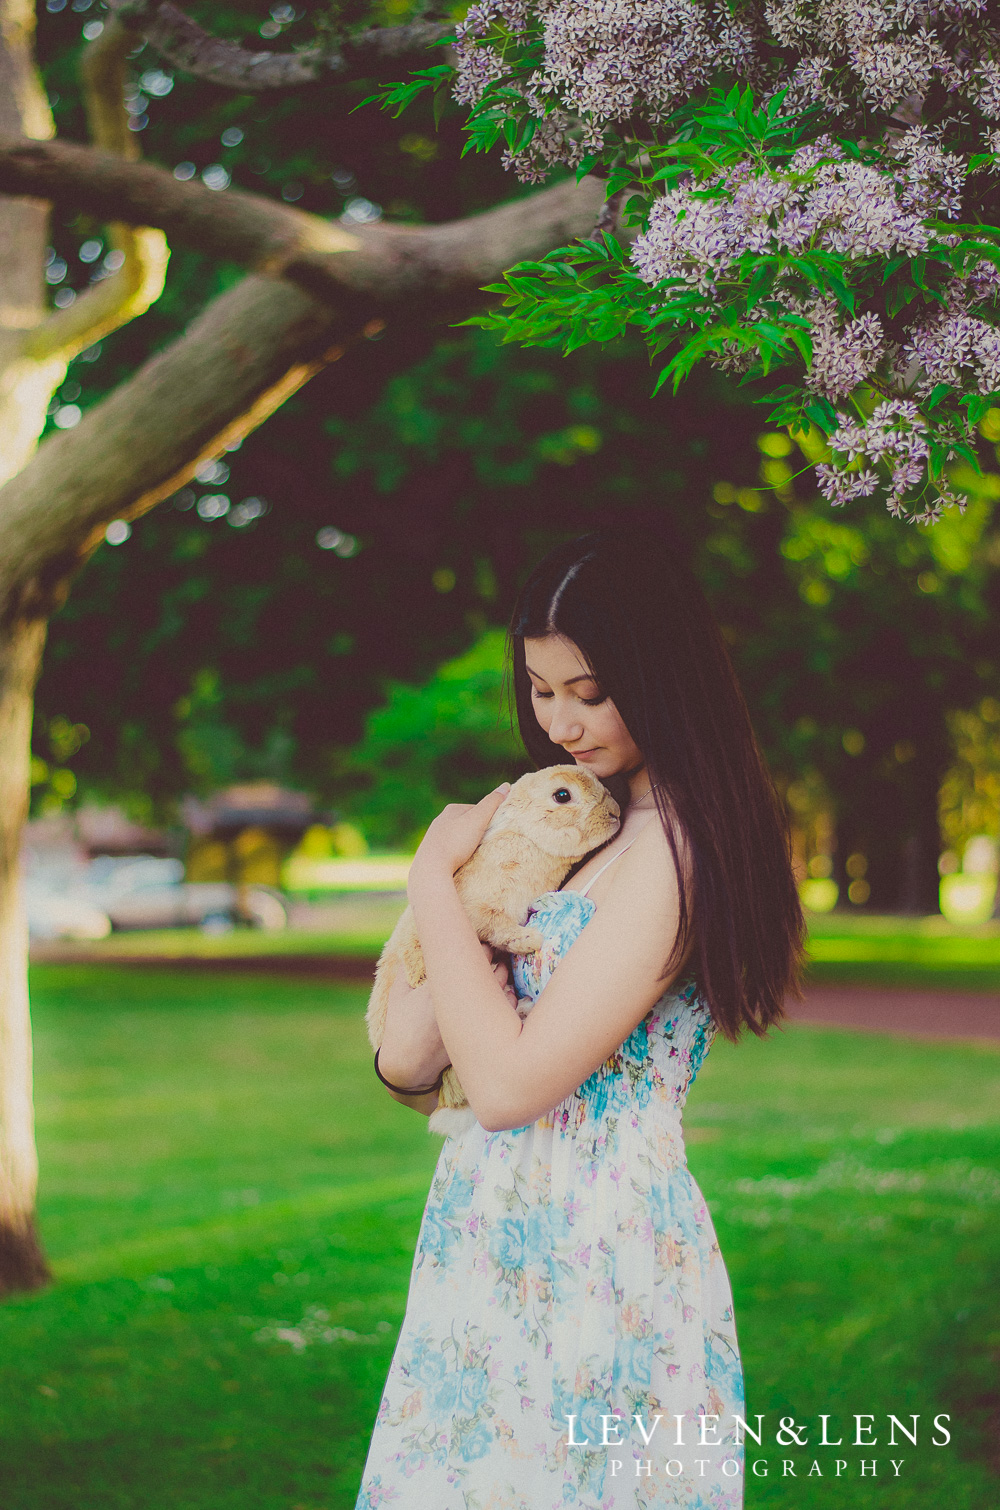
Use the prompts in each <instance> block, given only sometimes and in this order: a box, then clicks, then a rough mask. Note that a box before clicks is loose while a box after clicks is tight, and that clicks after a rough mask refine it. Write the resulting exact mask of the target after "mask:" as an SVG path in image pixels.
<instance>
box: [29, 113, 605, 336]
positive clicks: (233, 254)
mask: <svg viewBox="0 0 1000 1510" xmlns="http://www.w3.org/2000/svg"><path fill="white" fill-rule="evenodd" d="M0 192H3V193H8V194H22V195H24V194H27V195H34V196H36V197H38V198H43V199H53V200H57V201H60V202H62V203H64V204H67V205H71V206H73V207H74V208H75V209H78V210H83V211H86V212H87V213H89V214H92V215H95V216H97V217H98V218H100V219H105V220H109V219H112V218H117V219H129V220H131V221H133V222H134V223H136V224H142V225H153V226H159V227H160V228H161V229H162V230H164V231H166V232H167V234H168V235H169V236H170V238H171V240H172V241H175V242H177V243H180V244H187V245H193V246H196V247H198V248H199V249H200V250H202V251H204V252H207V253H208V254H209V255H210V256H215V257H220V258H224V259H226V260H228V261H231V262H236V263H238V264H240V265H241V266H243V267H246V268H248V269H252V270H254V271H256V272H261V273H266V274H268V275H269V276H281V277H284V278H287V279H289V280H291V281H292V282H295V283H298V284H299V285H300V286H301V287H302V288H304V289H306V290H307V291H308V292H309V293H311V294H312V295H313V296H314V297H316V298H320V299H324V300H326V301H327V302H331V303H338V302H339V301H341V300H342V299H343V297H344V295H345V294H348V295H352V296H354V297H362V298H364V299H366V300H367V301H369V302H370V303H371V305H372V306H373V307H375V308H386V307H390V306H392V305H394V304H399V303H401V302H404V301H410V300H412V299H413V298H414V297H415V296H419V297H421V298H423V299H448V298H451V299H454V298H456V297H462V296H466V295H468V294H469V293H471V292H473V291H474V290H476V289H478V288H480V287H481V286H482V285H483V283H485V282H488V281H489V280H490V279H491V278H495V277H497V276H498V275H499V274H500V273H502V272H504V271H505V270H506V269H507V268H508V267H510V266H511V265H512V264H513V263H515V262H519V261H523V260H525V259H529V258H533V257H538V256H541V255H543V254H544V253H545V252H547V251H549V250H551V248H552V247H554V246H558V245H560V244H561V243H562V242H565V241H571V240H574V239H575V238H576V237H578V236H584V235H587V234H589V233H590V231H591V230H592V229H593V226H594V221H595V219H596V217H597V214H598V212H599V210H600V207H601V205H602V203H603V201H604V187H603V185H602V183H601V182H600V181H599V180H598V179H595V178H585V179H583V180H582V182H581V183H579V184H577V183H576V182H574V181H573V180H572V179H567V180H565V181H564V182H562V183H558V184H555V185H554V186H553V187H552V188H549V189H542V190H540V191H539V192H538V193H536V194H532V195H529V196H528V197H526V198H524V199H517V200H514V201H512V202H511V203H509V204H505V205H500V206H498V207H497V208H495V209H492V210H486V211H484V212H483V213H482V214H480V215H472V216H468V217H466V218H465V219H463V220H455V221H450V222H448V223H446V224H443V225H391V224H387V223H385V222H384V221H383V222H379V223H377V224H374V225H364V226H356V227H353V228H352V229H351V230H350V231H346V230H344V229H343V228H342V227H341V226H339V225H337V224H334V223H332V222H330V221H326V220H322V219H321V218H320V217H319V216H318V215H307V214H304V213H303V212H302V211H301V210H295V209H293V208H292V207H291V206H286V205H282V204H278V203H277V202H276V201H275V200H272V199H266V198H265V197H264V196H263V195H259V194H251V193H247V192H245V191H243V190H236V189H229V190H226V191H225V192H224V193H216V192H213V191H212V190H211V189H208V188H206V187H205V186H204V185H203V184H200V183H197V182H196V181H194V180H191V181H189V182H186V183H182V182H179V181H178V180H177V179H175V178H174V177H173V175H172V174H171V173H169V172H167V170H166V169H164V168H158V167H154V166H153V165H152V164H151V163H126V162H123V161H122V159H121V158H118V157H114V156H112V155H111V154H109V153H103V152H98V151H95V150H94V149H93V148H90V147H81V146H77V145H74V144H73V143H70V142H59V141H54V142H37V141H29V140H27V139H24V138H20V139H17V140H14V141H11V140H9V139H8V140H6V141H5V140H2V139H0Z"/></svg>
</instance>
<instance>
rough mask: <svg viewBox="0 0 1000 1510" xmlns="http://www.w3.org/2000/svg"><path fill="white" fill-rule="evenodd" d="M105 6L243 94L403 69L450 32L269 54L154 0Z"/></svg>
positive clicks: (419, 24)
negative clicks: (211, 31) (209, 29)
mask: <svg viewBox="0 0 1000 1510" xmlns="http://www.w3.org/2000/svg"><path fill="white" fill-rule="evenodd" d="M109 6H110V9H112V10H114V11H115V12H116V13H117V15H118V17H119V18H120V19H121V20H122V21H123V22H124V23H125V24H126V25H127V26H131V27H134V28H135V30H136V31H138V32H140V33H141V35H142V37H143V38H144V39H145V40H146V41H147V42H148V43H149V45H150V46H151V47H153V48H155V50H156V51H157V52H158V53H159V54H160V56H161V57H162V58H164V59H165V60H166V61H167V62H168V63H172V64H173V65H174V67H175V68H181V69H183V70H184V71H185V73H193V74H196V75H197V76H198V78H200V79H206V80H207V81H208V82H209V83H211V84H220V85H221V86H222V87H223V88H224V89H236V90H238V91H239V92H240V93H241V94H242V93H248V94H251V93H253V94H255V93H258V92H260V91H262V90H265V89H297V88H300V87H301V86H302V85H303V84H318V83H321V82H322V81H323V80H326V79H331V78H333V79H336V78H344V77H348V76H351V75H353V76H357V75H358V74H366V73H376V72H377V71H378V70H379V69H380V68H382V67H383V66H385V65H386V64H391V65H392V67H393V69H399V70H400V71H404V72H405V70H406V69H407V68H408V67H410V66H412V65H413V64H414V63H418V62H426V61H427V53H428V52H429V51H430V49H431V48H432V47H433V46H434V44H435V43H436V42H439V41H440V40H441V39H442V38H444V37H449V36H453V35H454V31H455V24H454V22H439V21H413V22H410V23H409V24H408V25H405V26H384V27H382V26H380V27H373V28H371V29H369V30H367V31H360V32H355V33H354V34H353V35H349V36H345V37H344V38H343V39H342V41H341V42H340V43H339V45H338V46H337V47H334V48H330V49H324V48H322V47H313V48H308V49H304V50H303V51H300V52H284V53H282V52H268V51H266V50H264V49H263V48H261V49H253V50H251V49H250V48H247V47H241V46H240V45H239V43H238V42H229V41H226V40H225V39H223V38H221V37H213V36H211V35H210V34H209V33H208V32H206V31H203V30H202V28H201V27H200V26H199V25H198V23H197V22H196V21H192V20H191V18H190V17H189V16H186V15H185V14H184V12H183V11H182V10H180V9H179V8H178V7H177V6H176V5H169V4H164V3H159V0H109ZM436 50H437V52H438V53H440V52H441V49H440V48H438V49H436Z"/></svg>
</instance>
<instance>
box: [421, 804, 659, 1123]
mask: <svg viewBox="0 0 1000 1510" xmlns="http://www.w3.org/2000/svg"><path fill="white" fill-rule="evenodd" d="M446 812H447V810H446ZM448 821H449V824H450V826H451V831H454V832H455V833H456V835H457V837H456V838H455V839H454V840H453V841H452V842H453V847H455V848H456V849H457V848H458V844H459V839H460V838H461V837H462V836H463V834H464V829H462V828H461V827H458V825H460V824H461V822H462V820H461V818H460V817H459V816H458V814H457V813H456V817H455V818H449V820H448ZM471 826H472V825H471V822H470V824H469V827H471ZM449 837H450V832H449V830H446V832H445V834H444V836H443V843H442V844H441V845H439V846H435V845H434V844H433V843H432V844H431V845H430V846H428V855H427V859H426V861H425V863H424V864H423V866H422V867H421V868H420V870H419V871H418V872H417V874H416V875H414V872H413V871H411V900H412V903H413V908H414V913H415V915H416V922H417V932H418V934H419V936H420V942H421V947H422V949H423V954H424V963H425V966H426V969H427V976H428V981H429V984H430V988H431V993H432V997H433V1003H434V1010H435V1014H436V1017H437V1021H438V1024H439V1028H440V1032H441V1037H442V1042H443V1044H444V1045H445V1046H446V1049H447V1052H448V1053H449V1055H450V1057H451V1062H452V1064H453V1065H454V1067H455V1070H456V1071H457V1073H458V1076H459V1079H460V1080H461V1082H462V1085H463V1087H464V1089H465V1093H466V1095H467V1096H468V1098H469V1102H470V1105H471V1106H472V1109H473V1111H474V1112H475V1113H476V1116H477V1118H478V1119H479V1121H480V1122H481V1123H482V1125H483V1127H485V1128H487V1130H494V1131H499V1130H502V1129H505V1128H512V1127H523V1126H525V1125H527V1124H528V1123H529V1122H532V1121H534V1120H535V1119H536V1118H537V1117H539V1116H542V1115H543V1114H544V1113H545V1112H546V1111H548V1110H550V1109H551V1108H552V1107H553V1106H555V1105H557V1104H558V1103H559V1102H560V1101H561V1100H562V1099H563V1098H564V1097H565V1096H567V1095H569V1094H570V1093H571V1092H572V1091H574V1090H575V1089H576V1087H577V1086H578V1085H580V1084H581V1083H582V1082H583V1081H584V1080H585V1079H586V1078H587V1076H588V1075H589V1074H591V1073H592V1072H593V1071H594V1070H595V1069H597V1068H598V1067H599V1066H600V1065H601V1064H603V1063H604V1061H605V1060H606V1059H608V1058H609V1057H610V1056H611V1055H612V1054H613V1053H614V1052H615V1050H616V1049H617V1048H618V1047H619V1046H620V1045H621V1044H622V1043H623V1042H624V1040H625V1039H626V1038H627V1037H628V1035H629V1034H630V1033H631V1032H632V1030H633V1029H634V1028H635V1027H636V1025H637V1024H638V1023H639V1022H641V1021H642V1019H643V1017H645V1015H646V1013H647V1012H648V1011H649V1010H650V1008H651V1007H652V1006H653V1005H654V1003H655V1002H656V1001H657V1000H658V999H659V997H660V996H661V995H662V994H663V991H664V989H665V988H666V985H667V982H666V981H664V979H663V978H662V969H663V962H664V960H665V959H666V957H667V956H668V954H669V953H670V949H671V946H672V944H673V941H674V939H675V937H676V934H677V927H678V920H679V892H678V881H677V873H676V868H675V866H674V863H673V860H672V857H671V854H670V849H669V846H668V844H667V842H666V838H665V836H664V834H663V831H662V828H661V827H660V825H659V824H650V825H648V827H647V828H646V829H645V830H644V831H643V833H642V834H641V835H640V836H639V838H638V839H637V841H636V843H635V844H634V845H633V847H632V848H631V850H630V851H629V853H628V854H627V855H623V856H622V858H621V859H620V860H619V861H618V863H617V865H616V867H615V870H616V874H615V879H614V881H613V883H612V884H611V885H610V886H609V887H608V892H607V895H606V897H605V899H604V900H603V901H602V903H601V906H600V907H599V909H598V911H597V913H596V914H595V916H594V918H593V919H592V920H591V921H590V923H588V925H587V927H586V928H585V929H584V930H583V932H582V933H581V935H580V937H579V938H578V939H577V940H576V942H575V943H574V944H573V945H572V947H571V948H570V949H569V950H568V951H567V952H566V955H565V956H564V957H563V959H562V960H561V961H560V963H559V966H558V968H557V969H556V970H555V971H554V973H553V975H552V978H551V980H550V981H549V983H548V984H547V985H546V987H545V989H544V990H543V991H542V993H541V995H540V996H539V998H538V1000H537V1002H536V1003H535V1006H534V1007H533V1009H532V1011H531V1013H530V1015H529V1016H528V1018H527V1019H526V1020H525V1021H524V1022H523V1023H522V1021H521V1020H520V1018H519V1017H518V1016H517V1015H516V1014H512V1013H511V1012H510V1011H509V1009H508V1008H507V1004H506V1003H505V1001H504V996H503V992H502V991H501V990H500V989H499V987H498V985H497V983H496V981H495V980H494V979H493V977H492V975H491V972H490V968H489V965H488V964H487V962H486V961H485V959H484V958H483V954H482V950H481V949H480V948H479V946H478V940H477V939H476V936H475V933H474V932H473V930H472V926H471V924H470V923H469V921H468V919H467V918H466V916H465V912H464V910H463V908H462V905H461V903H460V901H459V899H458V894H457V892H456V890H455V885H454V880H453V877H452V875H451V874H449V872H448V868H447V865H443V864H442V863H441V861H442V859H445V860H447V859H448V857H449V842H448V841H449ZM415 868H416V862H415Z"/></svg>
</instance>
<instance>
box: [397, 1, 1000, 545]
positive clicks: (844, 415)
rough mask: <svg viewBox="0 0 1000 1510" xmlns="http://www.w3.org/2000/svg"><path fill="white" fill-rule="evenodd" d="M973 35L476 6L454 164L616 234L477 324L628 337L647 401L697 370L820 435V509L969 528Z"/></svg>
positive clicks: (985, 109) (980, 18) (517, 279)
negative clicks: (558, 199) (731, 383)
mask: <svg viewBox="0 0 1000 1510" xmlns="http://www.w3.org/2000/svg"><path fill="white" fill-rule="evenodd" d="M990 26H991V23H990V22H989V20H988V17H987V12H986V9H985V8H984V7H983V5H982V4H980V3H979V0H969V3H961V4H958V5H952V6H945V5H943V4H936V3H934V4H931V5H930V6H929V7H928V8H926V13H925V11H920V12H919V13H918V12H917V11H916V10H914V9H912V8H906V7H899V6H895V5H892V4H890V3H888V0H868V3H866V4H864V5H861V6H858V5H849V4H848V3H847V0H830V4H829V5H828V6H823V7H820V6H815V7H813V6H803V5H801V4H796V3H794V0H771V3H769V4H768V5H766V6H760V5H758V4H756V3H754V0H735V3H734V4H733V5H731V6H727V5H724V4H715V3H714V0H671V3H667V0H635V3H634V4H630V5H624V4H619V3H610V4H600V5H599V4H596V3H588V0H584V3H578V4H573V5H571V4H569V3H568V0H533V3H528V0H484V3H482V4H479V5H475V6H473V7H472V9H471V10H470V12H469V13H468V16H467V17H466V20H465V21H464V22H463V23H462V24H461V25H460V26H459V28H458V39H457V51H458V66H457V70H456V79H455V97H456V99H457V100H458V101H459V102H460V103H462V104H463V105H465V106H466V107H467V109H468V123H467V134H468V141H467V150H476V151H488V150H490V149H492V148H494V147H496V146H503V148H504V149H505V151H504V160H505V162H506V163H507V165H508V166H511V167H513V168H515V170H516V171H517V172H518V175H519V176H520V177H521V178H523V179H525V180H526V181H529V182H540V181H542V180H544V179H545V178H546V177H547V176H548V175H549V174H550V173H551V172H552V171H553V170H560V169H564V168H565V167H571V168H574V169H576V171H577V173H578V174H579V175H582V174H584V173H589V172H596V173H598V174H599V175H601V176H603V177H605V178H606V180H607V190H608V198H609V201H610V202H611V203H615V204H617V203H618V202H619V201H623V206H622V219H623V224H624V227H625V230H626V237H625V239H624V240H621V239H618V238H617V237H615V236H613V235H612V234H610V232H607V233H605V234H604V235H603V236H595V237H594V238H588V239H586V240H584V241H582V242H580V243H578V244H577V245H575V246H573V247H565V248H560V249H559V250H558V251H556V252H553V253H551V254H550V255H549V256H547V257H545V258H543V259H542V260H541V261H539V262H531V263H522V264H520V265H518V266H517V267H516V268H513V269H512V270H511V271H510V272H509V273H508V275H507V277H506V279H505V280H504V282H503V283H502V284H498V285H493V286H492V287H491V289H490V292H493V293H496V294H499V295H501V298H502V302H501V303H500V304H499V305H498V306H497V307H495V308H494V309H493V310H491V311H490V312H489V313H488V314H486V315H485V316H483V317H482V323H484V324H486V325H487V326H488V327H489V328H492V329H495V330H498V331H500V332H501V333H502V335H503V337H504V339H507V340H511V341H517V342H520V343H527V344H543V345H554V346H558V347H560V348H561V349H563V350H565V351H571V350H574V349H575V348H577V347H578V346H580V345H582V344H586V343H588V342H596V343H599V344H606V343H608V342H611V341H614V340H616V339H617V338H618V337H619V336H620V335H621V334H622V333H623V331H624V330H625V329H626V327H628V326H632V327H635V328H637V329H638V330H639V331H640V332H641V334H642V337H643V339H644V341H645V342H646V344H647V347H648V349H649V351H650V355H651V358H652V359H653V361H654V362H655V363H656V364H657V366H658V367H659V368H660V371H659V376H658V380H657V387H658V388H659V387H661V386H662V385H663V384H664V383H669V384H671V385H672V387H673V388H674V389H675V390H676V388H677V386H678V384H679V383H680V382H681V381H683V379H684V378H686V377H687V376H688V374H689V373H690V372H691V371H692V370H693V369H694V368H695V367H696V366H697V365H699V364H701V363H703V362H706V361H707V362H710V363H713V364H715V365H718V366H720V367H722V368H723V369H724V370H727V371H729V372H731V373H733V374H735V375H737V376H738V377H739V378H740V379H741V380H742V381H745V382H750V383H754V384H756V385H757V387H758V389H759V388H761V387H763V388H764V390H765V391H764V393H763V395H762V398H763V400H764V401H767V402H769V403H771V404H772V406H773V407H772V409H771V412H770V414H769V421H770V422H771V423H775V424H781V425H785V426H787V427H788V428H789V429H790V430H791V431H792V432H793V433H794V432H796V431H800V432H801V431H806V430H808V428H809V427H810V426H818V427H819V428H820V430H822V431H823V432H824V433H825V434H826V435H827V437H828V439H829V455H828V456H827V458H826V460H825V461H824V463H823V464H822V466H821V467H820V470H819V473H818V476H819V482H820V487H821V489H822V491H823V492H824V493H825V495H826V496H827V498H828V499H829V500H830V501H831V502H833V503H835V504H842V503H845V502H847V501H848V500H849V499H851V498H854V497H859V496H869V495H871V494H872V493H875V492H881V493H883V495H884V496H885V500H886V503H887V505H888V507H889V509H890V512H891V513H893V514H894V515H896V516H897V517H909V518H912V519H916V520H919V521H920V522H923V523H931V522H933V521H934V520H935V519H937V518H939V517H940V513H941V510H942V508H943V507H944V506H946V505H948V504H952V503H958V504H959V506H960V507H961V506H963V503H964V501H963V499H962V498H961V497H960V496H959V495H958V494H956V492H955V490H954V489H953V487H952V485H951V483H950V482H949V480H948V475H947V471H946V466H947V464H949V463H951V462H954V461H955V460H956V459H958V458H961V459H963V460H964V461H966V462H967V463H970V464H971V465H973V466H976V465H977V461H976V454H977V451H976V435H975V427H976V426H977V424H978V423H979V421H980V420H981V419H982V417H983V416H984V414H985V413H986V412H987V410H988V409H989V408H990V407H992V406H994V404H995V403H996V402H997V400H998V398H1000V330H998V328H997V313H996V300H997V297H998V294H1000V271H998V269H1000V228H998V227H997V226H996V225H994V224H993V220H994V218H995V215H994V208H993V206H994V201H995V198H996V168H997V166H998V164H1000V157H998V155H997V150H996V149H997V147H998V145H1000V128H998V127H997V126H996V124H995V123H996V122H997V121H998V120H1000V88H998V81H1000V57H998V56H997V54H998V43H997V39H996V36H995V34H994V32H993V31H992V30H990ZM430 83H431V81H430V80H429V79H426V80H423V81H421V80H414V81H412V82H411V83H410V84H408V85H405V86H404V85H400V86H396V88H395V90H394V91H393V90H390V91H387V98H391V99H392V100H393V102H394V103H395V104H396V106H397V107H399V106H401V105H402V104H403V102H404V94H405V97H406V98H407V99H409V98H412V97H414V91H416V92H419V90H420V89H421V88H426V87H430ZM433 84H434V87H435V89H436V90H437V91H440V90H441V88H442V79H441V75H440V71H439V70H438V71H436V72H435V77H434V80H433ZM406 91H409V93H406ZM628 240H631V243H632V244H631V246H629V245H628V244H627V243H628ZM781 380H783V381H781Z"/></svg>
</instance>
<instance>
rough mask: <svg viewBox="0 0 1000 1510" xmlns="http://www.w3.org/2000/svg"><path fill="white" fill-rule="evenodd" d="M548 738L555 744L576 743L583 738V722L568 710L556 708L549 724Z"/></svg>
mask: <svg viewBox="0 0 1000 1510" xmlns="http://www.w3.org/2000/svg"><path fill="white" fill-rule="evenodd" d="M549 738H550V739H551V741H552V743H553V744H555V745H573V744H577V743H579V741H580V740H581V739H582V738H583V724H582V723H581V722H580V720H579V719H578V718H576V719H574V718H573V717H572V715H571V714H570V713H569V712H568V711H563V712H560V711H559V710H558V709H557V710H556V712H555V713H554V714H553V715H552V722H551V723H550V724H549Z"/></svg>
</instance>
